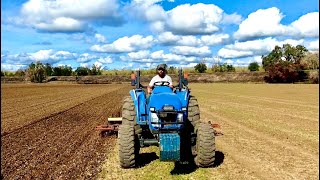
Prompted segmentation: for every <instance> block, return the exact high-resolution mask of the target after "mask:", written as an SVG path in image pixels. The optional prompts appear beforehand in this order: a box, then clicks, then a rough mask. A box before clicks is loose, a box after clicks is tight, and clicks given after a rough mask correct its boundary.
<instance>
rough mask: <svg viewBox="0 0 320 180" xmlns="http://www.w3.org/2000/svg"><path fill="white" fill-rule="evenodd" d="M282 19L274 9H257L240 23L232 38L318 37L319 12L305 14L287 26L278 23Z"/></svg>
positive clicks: (276, 9)
mask: <svg viewBox="0 0 320 180" xmlns="http://www.w3.org/2000/svg"><path fill="white" fill-rule="evenodd" d="M283 17H284V15H283V14H282V13H281V12H280V10H279V9H278V8H276V7H272V8H268V9H259V10H257V11H256V12H253V13H251V14H249V16H248V18H247V19H245V20H244V21H242V23H241V24H240V25H239V29H238V30H237V31H236V32H235V33H234V34H233V36H234V38H235V39H238V40H247V39H253V38H258V37H266V36H292V37H293V38H302V37H319V12H312V13H308V14H305V15H303V16H301V17H300V18H299V19H298V20H296V21H294V22H292V23H291V24H290V25H287V26H285V25H282V24H281V23H280V21H281V20H282V18H283Z"/></svg>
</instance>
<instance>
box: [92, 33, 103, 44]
mask: <svg viewBox="0 0 320 180" xmlns="http://www.w3.org/2000/svg"><path fill="white" fill-rule="evenodd" d="M94 37H95V38H96V39H97V41H98V42H99V43H105V42H106V37H104V36H103V35H102V34H95V35H94Z"/></svg>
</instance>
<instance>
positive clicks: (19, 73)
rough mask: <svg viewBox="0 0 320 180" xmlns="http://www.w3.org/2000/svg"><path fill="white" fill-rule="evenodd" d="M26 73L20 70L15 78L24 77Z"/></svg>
mask: <svg viewBox="0 0 320 180" xmlns="http://www.w3.org/2000/svg"><path fill="white" fill-rule="evenodd" d="M25 74H26V72H25V71H24V70H22V69H18V70H17V71H16V72H15V74H14V75H15V76H20V77H23V76H25Z"/></svg>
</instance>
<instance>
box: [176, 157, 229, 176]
mask: <svg viewBox="0 0 320 180" xmlns="http://www.w3.org/2000/svg"><path fill="white" fill-rule="evenodd" d="M223 161H224V154H223V152H221V151H216V157H215V161H214V165H213V166H212V167H208V168H216V167H218V166H220V165H221V164H222V163H223ZM197 169H198V166H197V165H196V164H195V163H194V161H189V162H188V163H180V162H176V163H175V166H174V169H173V170H172V171H171V172H170V174H171V175H179V174H190V173H192V172H194V171H196V170H197Z"/></svg>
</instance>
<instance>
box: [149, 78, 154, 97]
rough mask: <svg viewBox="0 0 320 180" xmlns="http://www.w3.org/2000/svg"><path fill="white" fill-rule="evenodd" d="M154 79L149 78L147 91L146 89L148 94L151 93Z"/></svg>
mask: <svg viewBox="0 0 320 180" xmlns="http://www.w3.org/2000/svg"><path fill="white" fill-rule="evenodd" d="M154 82H155V80H154V77H153V78H152V79H151V81H150V83H149V85H148V87H147V91H148V94H151V93H152V89H153V84H154Z"/></svg>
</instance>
